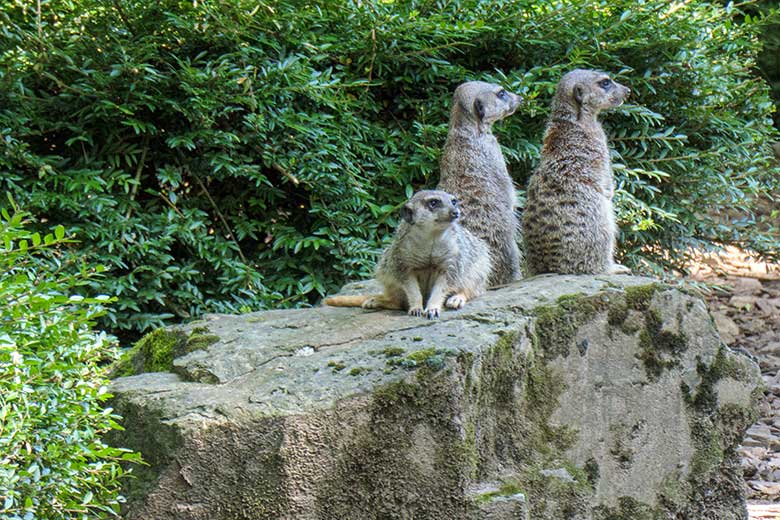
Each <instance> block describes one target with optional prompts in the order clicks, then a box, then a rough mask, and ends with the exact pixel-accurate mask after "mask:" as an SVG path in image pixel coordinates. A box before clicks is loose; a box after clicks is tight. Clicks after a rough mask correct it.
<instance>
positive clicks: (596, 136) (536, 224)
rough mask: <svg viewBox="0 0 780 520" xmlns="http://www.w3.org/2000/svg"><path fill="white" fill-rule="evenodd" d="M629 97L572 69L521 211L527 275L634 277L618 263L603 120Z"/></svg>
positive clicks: (604, 78)
mask: <svg viewBox="0 0 780 520" xmlns="http://www.w3.org/2000/svg"><path fill="white" fill-rule="evenodd" d="M630 92H631V91H630V90H629V89H628V88H627V87H624V86H623V85H620V84H618V83H616V82H614V81H613V80H612V79H610V77H609V76H608V75H607V74H605V73H603V72H598V71H594V70H581V69H578V70H574V71H572V72H569V73H568V74H566V75H564V76H563V78H561V81H560V82H559V83H558V89H557V91H556V93H555V97H554V98H553V101H552V107H551V108H552V110H551V114H550V119H549V121H548V123H547V129H546V131H545V134H544V142H543V146H542V152H541V162H540V164H539V166H538V168H537V169H536V171H535V172H534V174H533V175H532V176H531V179H530V180H529V183H528V191H527V193H526V197H527V202H526V206H525V209H524V211H523V239H524V242H525V255H526V262H527V271H528V274H529V275H534V274H540V273H564V274H602V273H613V274H614V273H628V272H630V271H629V270H628V268H626V267H624V266H622V265H620V264H616V263H615V261H614V250H615V240H616V237H617V225H616V224H615V212H614V209H613V207H612V194H613V192H614V179H613V176H612V166H611V164H610V157H609V149H608V148H607V137H606V135H605V134H604V130H603V129H602V127H601V123H599V121H598V114H599V113H600V112H601V111H602V110H605V109H608V108H611V107H617V106H620V105H621V104H623V102H624V101H625V99H626V98H627V97H628V95H629V94H630Z"/></svg>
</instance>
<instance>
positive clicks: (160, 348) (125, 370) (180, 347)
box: [111, 327, 219, 377]
mask: <svg viewBox="0 0 780 520" xmlns="http://www.w3.org/2000/svg"><path fill="white" fill-rule="evenodd" d="M218 341H219V336H216V335H213V334H209V330H208V329H207V328H206V327H198V328H195V329H193V330H192V331H191V332H190V334H189V335H188V334H186V333H185V332H184V331H183V330H181V329H157V330H154V331H152V332H150V333H149V334H147V335H146V336H144V337H143V338H141V339H140V340H138V342H137V343H136V344H135V345H134V346H133V347H132V348H131V349H129V350H128V351H127V352H125V353H124V354H123V355H122V357H121V358H120V359H119V361H117V362H116V364H115V365H114V367H113V368H112V369H111V377H122V376H132V375H136V374H142V373H145V372H171V371H172V370H173V360H174V359H176V358H178V357H181V356H183V355H185V354H189V353H190V352H194V351H195V350H203V349H206V348H208V347H209V346H210V345H213V344H214V343H216V342H218Z"/></svg>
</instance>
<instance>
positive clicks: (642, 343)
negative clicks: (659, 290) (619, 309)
mask: <svg viewBox="0 0 780 520" xmlns="http://www.w3.org/2000/svg"><path fill="white" fill-rule="evenodd" d="M639 347H640V348H641V349H642V352H641V354H639V359H641V360H642V363H643V364H644V367H645V372H646V373H647V377H648V379H649V380H650V381H658V378H660V377H661V374H663V372H664V371H665V370H668V369H670V368H673V367H677V366H679V365H680V357H681V355H682V353H683V352H684V351H685V350H686V349H687V348H688V339H687V338H686V337H685V334H683V333H674V332H671V331H668V330H663V319H662V318H661V315H660V314H659V312H658V311H656V310H655V309H648V310H647V311H645V327H644V329H643V330H642V331H641V332H640V333H639Z"/></svg>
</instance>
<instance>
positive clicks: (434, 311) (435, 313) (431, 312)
mask: <svg viewBox="0 0 780 520" xmlns="http://www.w3.org/2000/svg"><path fill="white" fill-rule="evenodd" d="M439 311H440V309H439V308H438V307H433V308H431V309H425V316H426V317H427V318H428V319H429V320H435V319H436V318H438V317H439Z"/></svg>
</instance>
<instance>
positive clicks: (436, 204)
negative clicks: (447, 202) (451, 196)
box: [428, 199, 441, 209]
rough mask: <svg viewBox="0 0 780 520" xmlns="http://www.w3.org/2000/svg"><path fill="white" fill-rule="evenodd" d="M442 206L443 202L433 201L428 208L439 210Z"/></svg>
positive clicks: (429, 202)
mask: <svg viewBox="0 0 780 520" xmlns="http://www.w3.org/2000/svg"><path fill="white" fill-rule="evenodd" d="M440 205H441V201H440V200H439V199H431V200H429V201H428V207H429V208H431V209H434V208H438V207H439V206H440Z"/></svg>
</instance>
